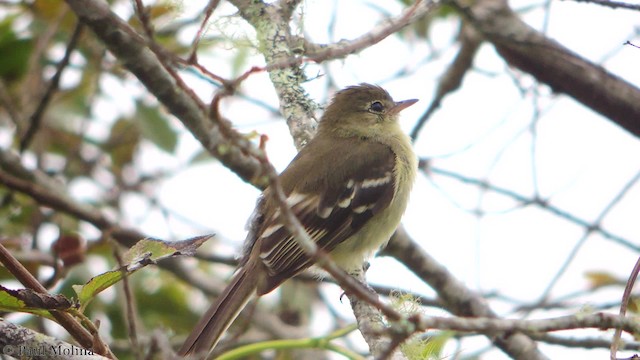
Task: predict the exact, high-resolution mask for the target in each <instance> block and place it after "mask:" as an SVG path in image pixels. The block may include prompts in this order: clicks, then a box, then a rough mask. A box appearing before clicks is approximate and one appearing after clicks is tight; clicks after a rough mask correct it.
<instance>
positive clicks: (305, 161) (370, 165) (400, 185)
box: [179, 84, 417, 355]
mask: <svg viewBox="0 0 640 360" xmlns="http://www.w3.org/2000/svg"><path fill="white" fill-rule="evenodd" d="M416 101H417V100H405V101H397V102H396V101H394V100H393V99H392V98H391V96H390V95H389V93H387V92H386V91H385V90H384V89H382V88H381V87H379V86H375V85H369V84H360V85H357V86H351V87H348V88H346V89H343V90H341V91H339V92H338V93H336V95H335V96H334V98H333V100H332V101H331V103H330V104H329V106H327V108H326V110H325V112H324V114H323V116H322V118H321V119H320V123H319V125H318V131H317V133H316V135H315V137H314V138H313V139H312V140H311V141H310V142H309V143H308V144H307V145H306V146H305V147H304V148H303V149H302V150H301V151H300V152H299V153H298V155H297V156H296V157H295V158H294V159H293V161H291V163H290V164H289V166H288V167H287V168H286V169H285V170H284V171H283V172H282V174H280V176H279V180H280V184H281V186H282V190H283V191H284V194H285V195H286V196H287V200H286V203H287V205H288V206H289V207H290V208H291V210H292V212H293V213H294V214H295V215H296V217H297V218H298V220H299V221H300V223H301V224H302V226H303V227H304V228H305V230H306V232H307V234H308V235H309V237H310V238H311V240H312V241H314V242H315V244H316V245H317V247H318V249H320V250H322V251H324V252H326V253H328V254H329V256H330V257H331V258H332V260H333V261H335V263H336V264H337V265H338V266H339V267H341V268H342V269H344V270H345V271H346V272H347V273H349V272H352V271H355V270H358V269H361V268H362V265H363V263H364V262H365V261H366V260H367V259H368V258H369V257H370V256H371V255H372V254H373V253H374V252H375V251H377V250H378V249H379V248H380V247H381V246H382V245H384V244H386V242H387V241H388V240H389V238H390V237H391V235H392V234H393V232H394V231H395V229H396V227H397V226H398V224H399V223H400V218H401V217H402V214H403V213H404V210H405V208H406V206H407V201H408V198H409V192H410V190H411V187H412V185H413V181H414V178H415V174H416V169H417V160H416V156H415V154H414V153H413V150H412V147H411V141H410V140H409V137H408V136H407V135H405V134H404V133H403V132H402V130H401V128H400V125H399V124H398V117H399V113H400V111H402V110H403V109H405V108H407V107H409V106H411V105H413V104H415V103H416ZM271 191H272V190H271V189H270V188H267V189H266V190H265V191H264V193H263V195H262V196H261V198H260V199H259V201H258V205H257V207H256V210H255V213H254V216H253V220H252V221H251V224H250V229H249V234H248V236H247V239H246V240H245V246H244V251H243V254H242V258H241V261H240V265H239V266H238V269H237V271H236V272H235V274H234V275H233V277H232V279H231V282H230V283H229V285H228V286H227V287H226V288H225V289H224V291H223V292H222V294H221V295H220V296H219V297H218V298H217V299H216V300H215V302H214V303H213V304H212V305H211V307H210V308H209V310H208V311H207V312H206V313H205V315H204V316H203V317H202V319H201V320H200V322H199V323H198V324H197V325H196V327H195V328H194V330H193V331H192V333H191V334H190V335H189V337H188V338H187V339H186V341H185V342H184V344H183V345H182V348H181V349H180V350H179V354H180V355H187V354H190V353H198V352H203V351H210V350H211V349H212V348H213V347H214V346H215V345H216V344H217V342H218V340H219V339H220V337H221V336H222V335H223V333H224V332H225V331H226V329H227V328H228V327H229V326H230V325H231V323H232V322H233V320H234V319H235V318H236V316H237V315H238V313H239V312H240V311H241V310H242V309H243V308H244V306H245V305H246V304H247V302H248V301H249V300H250V299H251V297H252V296H253V295H254V294H257V295H258V296H261V295H264V294H267V293H269V292H270V291H272V290H274V289H275V288H276V287H278V286H279V285H280V284H282V283H283V282H284V281H285V280H287V279H289V278H291V277H293V276H295V275H296V274H298V273H299V272H301V271H302V270H304V269H306V268H308V267H310V266H311V265H313V260H312V259H311V257H310V256H308V255H307V254H306V253H305V251H304V250H303V249H302V248H301V247H300V246H299V244H298V242H297V240H296V239H294V238H293V236H292V235H291V233H290V232H289V231H288V230H287V227H286V226H285V223H284V221H283V220H282V219H281V216H280V210H279V205H278V203H277V202H276V200H275V199H274V197H273V196H271V194H270V192H271Z"/></svg>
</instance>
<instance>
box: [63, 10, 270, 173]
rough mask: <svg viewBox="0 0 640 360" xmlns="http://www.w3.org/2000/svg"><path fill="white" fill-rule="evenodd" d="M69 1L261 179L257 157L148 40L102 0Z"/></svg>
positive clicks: (211, 143)
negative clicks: (215, 119) (237, 142)
mask: <svg viewBox="0 0 640 360" xmlns="http://www.w3.org/2000/svg"><path fill="white" fill-rule="evenodd" d="M67 3H68V4H69V6H70V7H71V8H72V10H73V11H74V12H75V13H76V15H77V16H78V17H79V18H80V20H81V21H82V22H83V23H85V24H86V25H87V26H89V28H91V30H93V32H94V33H95V34H96V35H97V36H98V38H100V40H102V42H103V43H104V44H105V45H106V46H107V48H108V49H109V51H111V52H112V53H113V54H114V55H115V56H116V57H117V58H118V60H119V61H120V62H122V64H123V65H124V66H125V67H126V68H127V70H129V71H130V72H131V73H132V74H134V75H135V76H136V77H137V78H138V79H139V80H140V81H141V82H142V83H143V84H144V85H145V87H146V88H147V89H148V90H149V91H150V92H151V93H152V94H153V95H155V96H156V97H157V98H158V100H159V101H160V102H161V103H162V104H163V105H164V106H166V107H167V109H168V110H169V111H170V112H171V113H172V114H173V115H174V116H175V117H176V118H177V119H178V120H180V121H181V122H182V123H183V124H184V125H185V126H186V127H187V128H188V129H189V131H190V132H191V133H192V134H193V136H195V138H196V139H197V140H198V141H200V143H201V144H202V146H203V147H204V148H205V149H207V151H209V152H210V153H211V154H212V155H213V156H214V157H216V158H217V159H218V160H220V162H222V163H223V164H224V165H225V166H226V167H228V168H229V169H231V170H232V171H233V172H235V173H236V174H237V175H238V176H239V177H240V178H242V179H243V180H244V181H247V182H249V183H255V182H257V181H258V179H260V176H261V174H260V173H259V170H260V166H259V165H258V163H257V161H256V159H255V158H253V157H251V156H247V155H246V154H244V153H242V151H241V150H240V149H239V148H238V147H235V146H233V144H232V140H230V139H228V138H227V136H226V135H225V134H224V133H223V131H221V129H220V127H219V125H218V124H216V123H212V122H210V121H209V120H208V117H207V107H206V106H205V105H204V104H203V103H202V101H200V100H199V99H198V98H197V97H196V96H195V95H194V94H193V93H192V92H191V91H190V89H189V88H188V87H187V86H186V85H185V84H184V83H183V82H182V81H181V80H180V78H179V77H177V76H173V75H172V74H171V73H170V72H169V71H167V69H166V68H165V66H164V64H163V63H162V62H161V61H160V59H159V58H158V56H157V55H156V54H154V53H153V52H152V51H151V50H150V49H149V47H148V46H147V43H146V41H145V40H144V39H143V38H142V36H140V35H139V34H138V33H136V32H135V30H134V29H133V28H131V26H129V25H128V24H127V23H126V22H124V21H123V20H122V19H120V18H119V17H118V16H117V15H115V14H114V13H113V12H111V10H110V9H109V6H108V4H107V3H106V2H104V1H101V0H67Z"/></svg>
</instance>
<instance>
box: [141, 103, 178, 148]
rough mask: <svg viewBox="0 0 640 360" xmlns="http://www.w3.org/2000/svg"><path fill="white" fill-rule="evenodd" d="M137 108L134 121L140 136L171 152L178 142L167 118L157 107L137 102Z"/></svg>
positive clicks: (176, 135)
mask: <svg viewBox="0 0 640 360" xmlns="http://www.w3.org/2000/svg"><path fill="white" fill-rule="evenodd" d="M137 108H138V112H137V114H136V119H137V120H138V121H137V122H136V123H137V124H138V125H139V127H140V132H141V133H142V136H144V138H145V139H148V140H150V141H151V142H152V143H154V144H155V145H156V146H158V147H159V148H160V149H162V150H164V151H166V152H168V153H173V152H174V151H175V149H176V145H177V144H178V134H177V133H176V131H174V130H173V129H172V128H171V126H170V125H169V118H168V117H166V116H165V115H164V114H163V113H162V111H160V108H159V107H150V106H146V105H144V104H143V103H141V102H138V103H137Z"/></svg>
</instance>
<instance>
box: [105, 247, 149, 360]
mask: <svg viewBox="0 0 640 360" xmlns="http://www.w3.org/2000/svg"><path fill="white" fill-rule="evenodd" d="M112 245H113V257H114V258H115V259H116V261H117V262H118V266H119V267H120V269H121V272H122V290H123V291H124V298H125V306H126V308H127V318H126V319H125V321H126V322H127V325H128V326H127V329H128V332H129V340H130V341H131V347H132V352H133V355H134V357H135V358H136V359H142V358H143V356H142V355H143V354H142V351H141V350H142V349H141V348H140V343H139V342H138V329H137V328H136V326H137V324H136V323H137V318H138V317H137V314H138V312H137V311H136V309H135V308H136V303H135V298H134V297H133V293H132V292H131V285H130V283H129V274H127V269H126V267H125V265H126V264H125V263H124V262H123V261H122V256H121V255H120V251H119V250H118V246H117V244H115V243H113V242H112Z"/></svg>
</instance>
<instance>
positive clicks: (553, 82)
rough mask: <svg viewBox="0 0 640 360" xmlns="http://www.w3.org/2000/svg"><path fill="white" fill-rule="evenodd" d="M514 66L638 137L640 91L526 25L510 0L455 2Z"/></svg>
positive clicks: (639, 126) (639, 129)
mask: <svg viewBox="0 0 640 360" xmlns="http://www.w3.org/2000/svg"><path fill="white" fill-rule="evenodd" d="M450 4H451V5H453V6H454V7H456V8H457V9H458V10H459V11H460V12H462V13H463V14H464V15H465V16H466V17H467V18H468V19H469V21H470V22H471V23H472V24H473V25H474V26H475V27H476V29H478V31H479V32H480V33H481V34H482V35H483V36H484V37H485V39H486V40H488V41H489V42H491V43H492V44H493V45H494V47H495V48H496V51H497V52H498V53H499V54H500V55H501V56H502V57H504V59H505V60H506V61H507V62H508V63H509V64H510V65H512V66H515V67H517V68H518V69H520V70H521V71H524V72H527V73H529V74H531V75H532V76H534V77H535V78H536V79H537V80H538V81H540V82H542V83H545V84H547V85H548V86H549V87H551V89H552V90H553V91H555V92H558V93H565V94H567V95H569V96H571V97H573V98H574V99H576V100H577V101H579V102H580V103H582V104H583V105H585V106H587V107H589V108H591V109H593V110H594V111H596V112H598V113H600V114H602V115H603V116H605V117H608V118H609V119H611V120H613V121H614V122H615V123H616V124H618V125H619V126H621V127H622V128H624V129H625V130H627V131H628V132H630V133H632V134H633V135H635V136H640V90H638V88H637V87H635V86H633V85H631V84H629V83H628V82H626V81H624V80H623V79H621V78H619V77H618V76H615V75H613V74H611V73H610V72H608V71H606V70H605V69H604V68H603V67H601V66H598V65H596V64H593V63H592V62H589V61H587V60H585V59H583V58H582V57H580V56H579V55H577V54H575V53H573V52H572V51H570V50H569V49H567V48H565V47H564V46H562V45H561V44H559V43H558V42H556V41H554V40H552V39H549V38H548V37H546V36H544V35H543V34H541V33H539V32H538V31H536V30H535V29H533V28H531V27H530V26H529V25H527V24H526V23H524V22H523V21H522V20H521V19H520V18H519V17H518V16H517V15H516V14H515V13H514V12H513V10H512V9H511V8H509V6H508V4H507V1H506V0H481V1H476V2H473V3H465V2H461V1H457V0H454V1H451V2H450Z"/></svg>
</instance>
